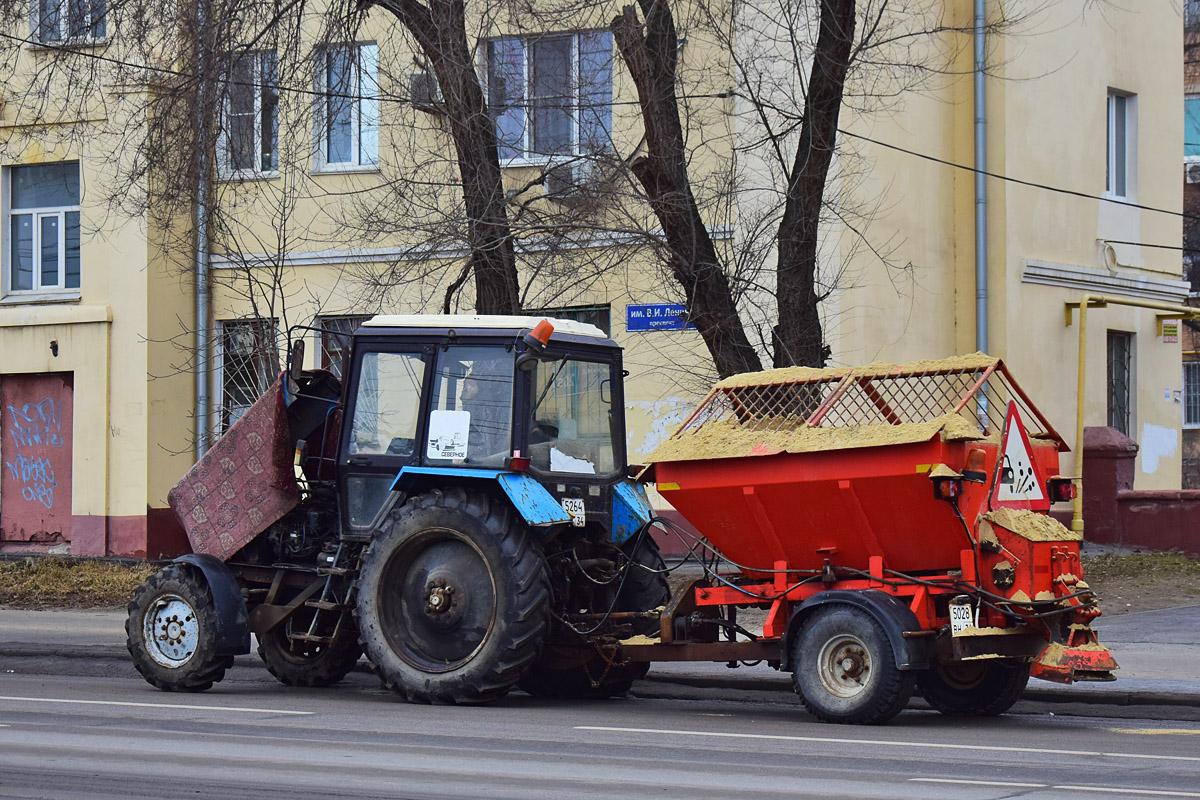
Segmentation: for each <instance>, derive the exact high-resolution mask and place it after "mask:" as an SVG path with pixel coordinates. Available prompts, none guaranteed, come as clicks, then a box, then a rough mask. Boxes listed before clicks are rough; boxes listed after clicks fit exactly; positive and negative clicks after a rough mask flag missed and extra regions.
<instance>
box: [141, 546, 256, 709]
mask: <svg viewBox="0 0 1200 800" xmlns="http://www.w3.org/2000/svg"><path fill="white" fill-rule="evenodd" d="M216 633H217V625H216V614H215V612H214V611H213V600H212V592H211V590H210V589H209V587H208V583H207V581H205V580H204V579H203V577H200V576H198V575H197V574H196V571H195V570H193V569H191V568H190V567H188V566H186V565H183V564H171V565H169V566H167V567H164V568H163V569H161V570H159V571H158V572H156V573H154V574H153V575H151V576H150V577H149V578H147V579H146V580H145V581H143V582H142V585H141V586H139V587H138V588H137V590H136V591H135V592H134V593H133V599H132V600H130V602H129V616H128V617H127V618H126V620H125V634H126V643H125V646H126V648H127V649H128V650H129V655H130V656H132V657H133V666H134V667H135V668H136V669H137V671H138V672H139V673H141V675H142V677H143V678H145V679H146V681H147V682H148V683H149V684H150V685H151V686H155V687H157V688H159V689H162V690H163V691H167V692H202V691H204V690H205V689H208V688H209V687H211V686H212V685H213V684H214V683H216V682H217V681H219V680H221V679H222V678H224V677H225V670H226V669H228V668H229V667H230V666H232V665H233V657H232V656H220V655H217V653H216Z"/></svg>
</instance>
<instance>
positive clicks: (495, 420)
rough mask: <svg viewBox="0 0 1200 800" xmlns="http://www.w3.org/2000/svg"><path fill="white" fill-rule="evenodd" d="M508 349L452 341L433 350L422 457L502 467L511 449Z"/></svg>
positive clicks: (509, 354)
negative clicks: (435, 353) (435, 354)
mask: <svg viewBox="0 0 1200 800" xmlns="http://www.w3.org/2000/svg"><path fill="white" fill-rule="evenodd" d="M512 396H513V353H512V351H511V350H506V349H505V348H503V347H496V346H494V345H493V346H453V347H447V348H446V349H444V350H442V351H441V352H439V353H438V357H437V367H436V371H435V372H434V378H433V402H432V403H431V404H430V412H429V435H428V437H427V438H428V440H429V441H428V443H427V449H426V451H425V459H426V461H433V462H437V461H454V462H463V463H467V464H472V465H476V466H487V467H502V466H504V465H506V464H507V463H508V458H509V457H510V456H511V455H512Z"/></svg>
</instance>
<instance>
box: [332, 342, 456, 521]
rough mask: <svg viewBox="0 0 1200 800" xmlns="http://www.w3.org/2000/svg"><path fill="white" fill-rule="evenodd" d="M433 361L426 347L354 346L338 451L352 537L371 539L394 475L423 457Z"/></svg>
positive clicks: (344, 517)
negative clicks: (424, 402) (423, 409)
mask: <svg viewBox="0 0 1200 800" xmlns="http://www.w3.org/2000/svg"><path fill="white" fill-rule="evenodd" d="M405 345H408V346H405ZM432 361H433V347H432V346H429V345H423V344H413V343H407V342H406V343H396V344H392V343H372V342H370V341H367V342H364V343H362V344H359V345H357V346H356V347H355V348H354V356H353V359H352V362H351V365H350V370H349V375H348V377H347V388H346V416H345V422H344V423H343V426H342V439H341V442H340V444H339V447H338V494H339V496H340V498H341V502H340V503H339V505H340V507H341V515H342V526H343V527H342V529H343V530H344V531H345V532H346V533H347V534H349V535H350V536H354V535H355V534H359V535H361V536H362V537H363V538H367V537H368V536H369V535H370V532H371V530H372V523H373V522H375V518H376V516H377V515H378V513H379V511H380V509H381V508H383V505H384V503H385V501H386V500H387V498H388V494H389V493H390V491H391V487H392V482H393V481H394V480H395V479H396V474H397V473H398V472H400V470H401V468H403V467H405V466H407V465H409V464H416V463H419V461H420V459H421V447H420V443H421V442H422V440H423V439H424V436H425V432H424V427H425V426H424V420H423V418H422V417H423V415H422V413H421V401H422V398H423V396H424V394H425V392H424V389H425V387H426V386H428V385H429V382H430V371H431V366H432Z"/></svg>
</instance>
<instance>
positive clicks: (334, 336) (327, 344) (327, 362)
mask: <svg viewBox="0 0 1200 800" xmlns="http://www.w3.org/2000/svg"><path fill="white" fill-rule="evenodd" d="M369 319H370V317H369V316H349V317H321V318H320V320H319V321H318V323H317V327H319V328H320V329H321V360H320V364H321V369H327V370H329V371H330V372H332V373H333V375H334V377H335V378H337V379H338V380H341V378H342V374H343V373H342V370H343V367H344V366H345V364H346V359H347V358H349V357H350V334H352V333H354V332H355V331H356V330H358V327H359V326H360V325H362V324H363V323H364V322H366V321H367V320H369Z"/></svg>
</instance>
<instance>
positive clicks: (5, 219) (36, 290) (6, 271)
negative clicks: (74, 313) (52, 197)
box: [0, 162, 83, 300]
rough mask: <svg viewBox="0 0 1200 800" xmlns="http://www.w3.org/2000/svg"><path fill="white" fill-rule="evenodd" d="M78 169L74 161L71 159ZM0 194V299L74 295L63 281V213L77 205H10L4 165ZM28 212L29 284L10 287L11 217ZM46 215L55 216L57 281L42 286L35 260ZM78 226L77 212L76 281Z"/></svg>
mask: <svg viewBox="0 0 1200 800" xmlns="http://www.w3.org/2000/svg"><path fill="white" fill-rule="evenodd" d="M53 163H57V162H51V163H47V164H46V165H45V166H51V165H52V164H53ZM75 164H76V168H78V166H79V164H78V162H75ZM14 166H21V167H26V166H42V165H39V164H21V165H14ZM0 194H2V195H3V201H2V202H0V228H2V229H3V233H0V279H2V280H0V297H4V298H10V297H11V298H14V299H16V298H22V299H26V300H29V299H34V298H37V297H68V298H69V297H78V296H79V287H76V286H71V287H68V286H66V282H67V214H69V213H71V212H75V213H77V214H80V210H79V205H78V204H76V205H71V206H41V207H38V208H18V209H14V208H13V207H12V167H5V168H4V173H3V181H2V182H0ZM25 215H31V216H32V217H33V244H32V247H33V261H34V263H33V287H32V288H30V289H14V288H12V271H13V263H12V218H13V217H15V216H25ZM50 217H57V218H58V282H57V283H55V284H53V285H44V284H43V283H42V268H41V264H40V263H39V260H40V253H41V245H42V222H41V221H42V220H43V219H46V218H50ZM82 225H83V216H82V214H80V226H81V235H80V246H79V249H80V259H79V280H80V284H82V283H83V241H82Z"/></svg>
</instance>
